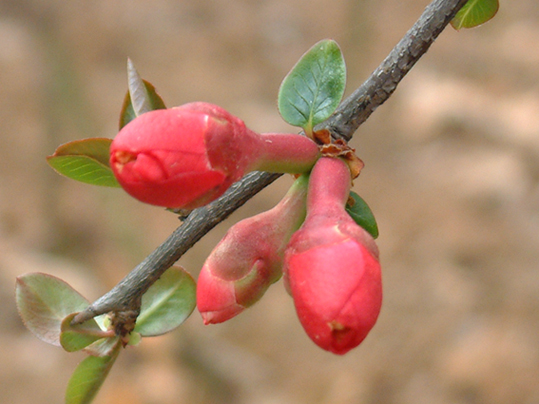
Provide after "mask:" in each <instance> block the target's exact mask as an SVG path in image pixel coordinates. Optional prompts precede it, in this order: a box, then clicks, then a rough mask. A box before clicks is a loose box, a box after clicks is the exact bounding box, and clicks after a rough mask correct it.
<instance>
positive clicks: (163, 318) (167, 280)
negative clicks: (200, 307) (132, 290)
mask: <svg viewBox="0 0 539 404" xmlns="http://www.w3.org/2000/svg"><path fill="white" fill-rule="evenodd" d="M195 305H196V283H195V281H194V279H193V277H192V276H191V275H189V274H188V273H187V272H185V270H184V269H183V268H180V267H171V268H169V269H168V270H167V271H166V272H165V273H164V274H163V276H161V278H160V279H159V280H158V281H157V282H155V283H154V284H153V285H152V286H151V287H150V288H149V289H148V291H147V292H146V293H145V294H144V295H143V296H142V306H141V310H140V315H139V316H138V318H137V324H136V326H135V331H136V332H138V333H140V335H142V336H143V337H151V336H156V335H161V334H165V333H167V332H169V331H172V330H173V329H174V328H176V327H178V326H179V325H180V324H181V323H183V322H184V321H185V320H186V319H187V317H189V315H190V314H191V313H192V312H193V310H194V308H195Z"/></svg>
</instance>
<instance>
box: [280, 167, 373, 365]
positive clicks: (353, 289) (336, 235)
mask: <svg viewBox="0 0 539 404" xmlns="http://www.w3.org/2000/svg"><path fill="white" fill-rule="evenodd" d="M350 182H351V181H350V171H349V169H348V167H347V165H346V164H345V163H344V162H343V161H341V160H340V159H337V158H327V157H323V158H321V159H320V160H319V161H318V163H317V164H316V165H315V167H314V168H313V171H312V173H311V178H310V182H309V191H308V192H309V193H308V196H307V217H306V219H305V222H304V223H303V225H302V226H301V228H300V229H299V230H298V231H297V232H296V233H294V235H293V236H292V238H291V240H290V243H289V244H288V246H287V248H286V252H285V268H284V272H285V283H286V284H287V286H288V289H289V291H290V293H291V294H292V297H293V299H294V304H295V306H296V312H297V314H298V317H299V319H300V322H301V324H302V325H303V328H304V329H305V331H306V332H307V334H308V335H309V337H310V338H311V339H312V340H313V341H314V343H315V344H317V345H318V346H320V347H321V348H323V349H325V350H328V351H330V352H333V353H336V354H341V355H342V354H345V353H346V352H348V351H349V350H350V349H352V348H354V347H356V346H357V345H359V343H361V341H363V339H364V338H365V337H366V336H367V334H368V332H369V331H370V330H371V329H372V327H373V326H374V324H375V323H376V320H377V318H378V314H379V313H380V308H381V304H382V279H381V270H380V263H379V261H378V248H377V247H376V244H375V243H374V240H373V238H372V237H371V236H370V235H369V233H367V231H365V230H364V229H363V228H361V227H360V226H358V225H357V224H356V223H355V222H354V221H353V220H352V219H351V218H350V216H349V215H348V213H347V212H346V210H345V209H344V206H345V204H346V200H347V197H348V193H349V190H350Z"/></svg>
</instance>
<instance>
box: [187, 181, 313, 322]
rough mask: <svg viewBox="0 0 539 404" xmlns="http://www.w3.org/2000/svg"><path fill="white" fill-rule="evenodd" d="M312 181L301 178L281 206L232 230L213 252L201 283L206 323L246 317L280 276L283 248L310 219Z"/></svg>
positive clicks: (201, 305)
mask: <svg viewBox="0 0 539 404" xmlns="http://www.w3.org/2000/svg"><path fill="white" fill-rule="evenodd" d="M307 183H308V179H307V176H306V175H302V176H301V177H299V178H298V179H297V180H296V182H295V183H294V185H292V187H291V188H290V190H289V191H288V193H287V194H286V196H285V197H284V198H283V199H282V200H281V202H279V204H278V205H276V206H275V207H274V208H273V209H271V210H269V211H267V212H264V213H261V214H259V215H256V216H253V217H250V218H248V219H245V220H242V221H240V222H238V223H237V224H235V225H234V226H232V227H231V228H230V229H229V230H228V232H227V234H226V235H225V237H224V238H223V239H222V240H221V241H220V242H219V244H218V245H217V246H216V247H215V249H214V250H213V251H212V253H211V254H210V256H209V257H208V259H207V260H206V262H205V263H204V266H203V268H202V270H201V272H200V275H199V277H198V282H197V307H198V310H199V312H200V313H201V315H202V318H203V320H204V323H205V324H211V323H221V322H223V321H226V320H229V319H230V318H232V317H234V316H236V315H237V314H239V313H241V312H242V311H243V310H245V309H246V308H247V307H249V306H251V305H253V304H254V303H255V302H257V301H258V300H259V299H260V298H261V297H262V295H263V294H264V293H265V292H266V290H267V289H268V287H269V286H270V285H271V284H272V283H274V282H276V281H277V280H278V279H279V278H280V277H281V274H282V263H283V255H284V249H285V247H286V244H287V243H288V240H289V239H290V236H291V235H292V233H293V232H294V231H295V230H297V229H298V227H299V226H300V225H301V222H302V221H303V219H304V217H305V197H306V193H307Z"/></svg>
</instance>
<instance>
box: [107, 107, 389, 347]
mask: <svg viewBox="0 0 539 404" xmlns="http://www.w3.org/2000/svg"><path fill="white" fill-rule="evenodd" d="M110 165H111V167H112V170H113V172H114V174H115V176H116V178H117V179H118V182H119V183H120V184H121V185H122V187H123V188H124V189H125V190H126V191H127V192H128V193H129V194H130V195H132V196H133V197H135V198H137V199H139V200H141V201H143V202H146V203H150V204H154V205H158V206H164V207H168V208H179V209H193V208H196V207H200V206H203V205H205V204H207V203H209V202H211V201H212V200H214V199H216V198H218V197H219V196H221V195H222V194H223V193H224V192H225V191H226V189H228V187H230V185H231V184H232V183H234V182H235V181H237V180H239V179H240V178H241V177H243V175H245V174H246V173H247V172H249V171H252V170H264V171H269V172H283V173H286V172H288V173H294V174H298V175H297V178H296V180H295V182H294V184H293V185H292V187H291V188H290V190H289V191H288V193H287V194H286V195H285V197H284V198H283V199H282V200H281V202H280V203H279V204H277V205H276V206H275V207H274V208H273V209H271V210H269V211H267V212H264V213H261V214H259V215H256V216H253V217H251V218H248V219H245V220H243V221H240V222H239V223H237V224H236V225H234V226H232V227H231V228H230V229H229V231H228V232H227V234H226V235H225V237H224V238H223V239H222V240H221V242H220V243H219V244H218V245H217V246H216V247H215V249H214V250H213V251H212V252H211V254H210V255H209V257H208V258H207V260H206V262H205V263H204V266H203V268H202V270H201V272H200V275H199V279H198V285H197V307H198V310H199V312H200V313H201V315H202V318H203V320H204V323H205V324H212V323H220V322H223V321H226V320H229V319H231V318H232V317H234V316H236V315H237V314H239V313H241V312H242V311H244V310H245V309H246V308H248V307H250V306H251V305H253V304H254V303H255V302H257V301H258V300H259V299H260V298H261V297H262V295H263V294H264V293H265V292H266V290H267V289H268V287H269V286H270V285H271V284H273V283H274V282H276V281H277V280H278V279H280V277H281V276H283V274H284V283H285V287H286V288H287V290H288V291H289V293H290V294H291V295H292V298H293V300H294V305H295V308H296V312H297V314H298V317H299V320H300V322H301V324H302V325H303V328H304V329H305V331H306V333H307V334H308V336H309V337H310V338H311V339H312V340H313V341H314V343H315V344H317V345H318V346H320V347H321V348H323V349H325V350H328V351H330V352H333V353H336V354H344V353H346V352H348V351H349V350H350V349H352V348H354V347H355V346H357V345H358V344H359V343H361V341H363V339H364V338H365V337H366V336H367V334H368V332H369V331H370V330H371V328H372V327H373V326H374V324H375V322H376V320H377V318H378V314H379V312H380V308H381V301H382V286H381V271H380V263H379V260H378V248H377V246H376V244H375V243H374V240H373V239H372V237H371V236H370V235H369V233H368V232H367V231H365V230H364V229H363V228H361V227H360V226H358V225H357V224H356V223H355V222H354V221H353V220H352V219H351V217H350V215H349V214H348V213H347V212H346V210H345V205H346V202H347V199H348V195H349V192H350V187H351V173H350V169H349V167H348V165H347V164H346V163H345V162H344V161H343V160H341V159H339V158H337V157H321V155H320V148H319V146H318V145H317V143H315V142H314V141H313V140H311V139H309V138H306V137H304V136H299V135H296V134H269V133H264V134H258V133H256V132H253V131H252V130H250V129H248V128H247V127H246V126H245V124H244V123H243V121H241V120H240V119H239V118H236V117H234V116H233V115H231V114H229V113H228V112H227V111H225V110H224V109H222V108H220V107H218V106H215V105H212V104H207V103H191V104H186V105H183V106H181V107H176V108H171V109H166V110H156V111H152V112H148V113H145V114H143V115H141V116H140V117H138V118H136V119H135V120H133V121H132V122H130V123H129V124H128V125H126V126H125V127H124V128H123V129H122V130H121V131H120V133H119V134H118V135H117V137H116V138H115V139H114V141H113V142H112V145H111V150H110Z"/></svg>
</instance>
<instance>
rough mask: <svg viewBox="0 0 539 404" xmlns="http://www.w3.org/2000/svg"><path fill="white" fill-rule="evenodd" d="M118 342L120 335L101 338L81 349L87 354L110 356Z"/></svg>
mask: <svg viewBox="0 0 539 404" xmlns="http://www.w3.org/2000/svg"><path fill="white" fill-rule="evenodd" d="M119 343H120V337H118V336H116V337H110V338H101V339H99V340H97V341H95V342H94V343H93V344H91V345H88V346H87V347H86V348H84V349H83V351H84V352H86V353H87V354H88V355H92V356H110V355H112V351H113V350H114V349H115V348H116V345H118V344H119Z"/></svg>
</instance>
